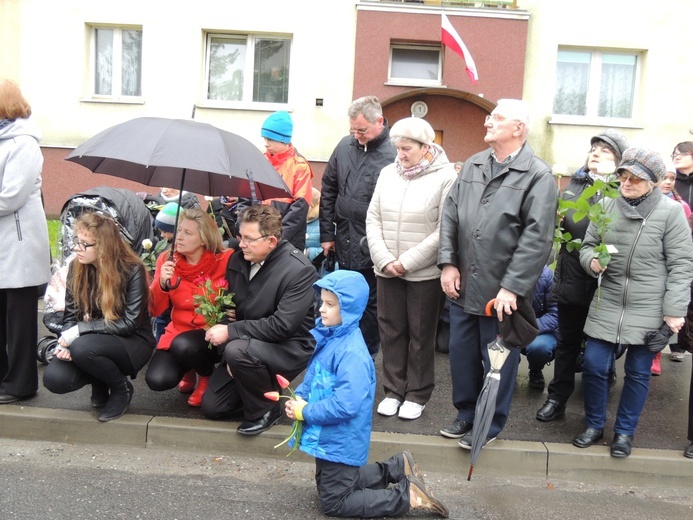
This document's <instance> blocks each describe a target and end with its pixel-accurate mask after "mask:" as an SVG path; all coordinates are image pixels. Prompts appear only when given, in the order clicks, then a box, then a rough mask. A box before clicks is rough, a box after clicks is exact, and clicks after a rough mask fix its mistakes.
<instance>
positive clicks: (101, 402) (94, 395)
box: [91, 381, 110, 408]
mask: <svg viewBox="0 0 693 520" xmlns="http://www.w3.org/2000/svg"><path fill="white" fill-rule="evenodd" d="M109 397H110V394H109V393H108V385H107V384H106V383H104V382H102V381H95V382H94V383H92V384H91V406H92V407H93V408H103V407H104V406H106V403H107V402H108V398H109Z"/></svg>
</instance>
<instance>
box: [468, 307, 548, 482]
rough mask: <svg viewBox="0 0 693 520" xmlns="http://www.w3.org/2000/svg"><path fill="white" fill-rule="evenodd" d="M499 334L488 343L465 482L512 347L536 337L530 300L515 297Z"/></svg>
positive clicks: (487, 426)
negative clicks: (488, 364) (488, 366)
mask: <svg viewBox="0 0 693 520" xmlns="http://www.w3.org/2000/svg"><path fill="white" fill-rule="evenodd" d="M494 301H495V300H491V301H490V302H488V304H487V305H486V316H491V312H492V309H493V303H494ZM498 328H499V332H500V334H499V335H498V337H497V338H496V339H495V340H494V341H492V342H491V343H489V344H488V357H489V361H490V362H491V369H490V370H489V372H488V374H486V379H485V380H484V386H482V388H481V392H480V393H479V397H478V398H477V400H476V408H475V409H474V429H473V431H472V443H471V444H472V446H471V462H470V465H469V474H468V475H467V480H471V479H472V473H473V472H474V464H476V461H477V459H478V458H479V454H480V453H481V448H482V447H483V446H484V443H485V442H486V437H487V436H488V432H489V430H490V429H491V423H492V422H493V416H494V414H495V413H496V399H497V397H498V387H499V386H500V371H501V368H502V367H503V364H504V363H505V360H506V359H508V356H509V355H510V349H511V348H517V349H520V348H523V347H526V346H527V345H529V344H530V343H531V342H532V341H534V338H536V337H537V334H539V327H538V326H537V318H536V316H535V314H534V309H532V304H531V303H530V302H529V300H527V299H525V298H522V297H520V296H518V298H517V310H516V311H513V313H512V314H506V315H505V316H504V318H503V321H501V322H500V323H499V325H498Z"/></svg>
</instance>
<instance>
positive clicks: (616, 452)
mask: <svg viewBox="0 0 693 520" xmlns="http://www.w3.org/2000/svg"><path fill="white" fill-rule="evenodd" d="M632 447H633V436H632V435H626V434H624V433H617V434H615V435H614V441H613V442H612V443H611V456H612V457H616V458H617V459H622V458H624V457H627V456H628V455H630V450H631V448H632Z"/></svg>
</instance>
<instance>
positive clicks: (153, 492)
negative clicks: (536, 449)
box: [0, 439, 693, 520]
mask: <svg viewBox="0 0 693 520" xmlns="http://www.w3.org/2000/svg"><path fill="white" fill-rule="evenodd" d="M422 466H423V464H422ZM422 470H423V471H424V473H425V475H426V482H427V483H428V484H429V485H430V487H431V489H433V490H434V492H435V493H436V495H437V496H438V497H439V498H440V499H442V500H443V501H444V502H445V503H446V504H447V505H448V507H449V508H450V513H451V514H450V518H454V519H469V520H482V519H483V520H524V519H527V520H555V519H556V518H560V519H561V520H573V519H574V520H584V519H590V520H601V519H604V520H614V519H622V518H628V519H629V520H658V519H662V520H677V519H682V520H683V519H690V518H691V517H693V493H691V492H690V490H688V489H685V490H684V489H658V488H633V487H622V486H612V485H586V484H582V483H579V482H546V481H545V480H543V479H528V478H513V479H500V478H488V477H481V476H480V477H476V476H475V478H474V479H473V480H472V481H471V482H467V481H466V480H464V479H463V478H462V476H460V475H450V474H448V473H428V472H426V468H425V467H422ZM313 475H314V466H313V464H312V463H306V462H296V461H294V460H292V459H291V458H289V459H282V460H269V459H264V458H251V457H245V456H239V455H236V454H233V455H222V454H208V455H201V454H199V453H198V454H192V453H182V452H174V451H166V450H151V449H144V448H127V449H125V448H122V447H113V446H101V445H91V446H85V445H79V446H73V445H68V444H54V443H44V442H32V441H16V440H8V439H0V489H1V491H0V519H2V520H36V519H42V520H43V519H45V520H54V519H55V520H62V519H70V520H75V519H79V520H89V519H99V520H110V519H118V518H127V519H152V520H193V519H200V520H216V519H224V520H227V519H229V518H246V519H263V520H264V519H296V520H299V519H300V520H313V519H322V518H325V516H324V515H323V514H322V513H321V512H320V508H319V500H318V496H317V493H316V491H315V483H314V480H313ZM412 516H413V515H408V516H407V518H411V517H412ZM415 517H416V518H423V517H427V518H432V517H431V516H429V515H419V514H417V515H415Z"/></svg>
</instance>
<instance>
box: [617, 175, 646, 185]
mask: <svg viewBox="0 0 693 520" xmlns="http://www.w3.org/2000/svg"><path fill="white" fill-rule="evenodd" d="M618 180H619V181H620V182H621V184H623V183H624V182H626V181H628V182H630V183H631V184H640V183H641V182H642V181H644V180H645V179H643V178H641V177H636V176H635V175H633V174H632V173H630V174H629V173H621V174H619V176H618Z"/></svg>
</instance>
